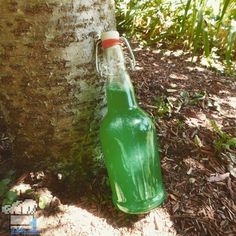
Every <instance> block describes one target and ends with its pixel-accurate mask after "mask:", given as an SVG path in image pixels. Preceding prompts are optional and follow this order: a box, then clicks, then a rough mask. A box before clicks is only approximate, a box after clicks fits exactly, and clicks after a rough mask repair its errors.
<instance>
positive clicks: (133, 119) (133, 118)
mask: <svg viewBox="0 0 236 236" xmlns="http://www.w3.org/2000/svg"><path fill="white" fill-rule="evenodd" d="M106 127H113V128H117V129H121V128H132V127H133V128H134V127H139V128H141V129H144V130H150V129H155V126H154V124H153V121H152V119H151V118H150V117H149V115H148V114H147V113H146V112H145V111H143V110H142V109H141V108H139V107H136V108H132V109H129V110H127V111H125V112H119V113H118V112H117V113H114V112H113V113H110V112H109V111H108V112H107V114H106V115H105V117H104V119H103V120H102V123H101V128H106Z"/></svg>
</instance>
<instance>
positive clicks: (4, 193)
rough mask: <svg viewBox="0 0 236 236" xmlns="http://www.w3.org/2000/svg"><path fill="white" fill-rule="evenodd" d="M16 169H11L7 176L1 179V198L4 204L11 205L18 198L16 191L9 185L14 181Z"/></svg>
mask: <svg viewBox="0 0 236 236" xmlns="http://www.w3.org/2000/svg"><path fill="white" fill-rule="evenodd" d="M13 174H14V171H12V170H10V171H9V172H8V173H7V175H6V177H5V178H3V179H2V180H0V199H1V200H2V204H3V205H11V204H12V203H13V202H14V201H15V200H16V199H17V194H16V192H15V191H11V190H9V188H10V187H9V185H10V183H11V182H12V179H13Z"/></svg>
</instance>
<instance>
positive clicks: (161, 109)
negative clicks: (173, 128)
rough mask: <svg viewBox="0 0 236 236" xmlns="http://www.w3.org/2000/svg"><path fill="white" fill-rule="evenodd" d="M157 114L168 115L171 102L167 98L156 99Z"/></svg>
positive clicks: (160, 115)
mask: <svg viewBox="0 0 236 236" xmlns="http://www.w3.org/2000/svg"><path fill="white" fill-rule="evenodd" d="M156 107H157V115H158V116H159V117H162V116H165V115H170V114H171V111H172V108H173V104H172V103H171V102H170V101H169V100H168V98H164V97H158V98H157V100H156Z"/></svg>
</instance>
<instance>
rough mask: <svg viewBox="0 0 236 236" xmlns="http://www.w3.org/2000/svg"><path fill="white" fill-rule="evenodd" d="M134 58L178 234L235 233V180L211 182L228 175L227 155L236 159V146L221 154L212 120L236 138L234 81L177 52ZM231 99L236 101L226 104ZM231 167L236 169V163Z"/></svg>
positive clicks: (230, 177) (142, 102)
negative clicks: (213, 177)
mask: <svg viewBox="0 0 236 236" xmlns="http://www.w3.org/2000/svg"><path fill="white" fill-rule="evenodd" d="M135 54H136V58H137V60H138V70H137V71H135V72H134V73H133V77H132V80H133V82H134V85H135V89H136V94H137V97H138V100H139V101H140V105H141V106H142V107H143V108H144V109H145V110H146V111H148V112H149V114H150V115H151V116H152V117H153V118H154V119H156V126H157V129H158V134H159V140H160V152H161V159H162V160H161V162H162V168H163V175H164V181H165V184H166V188H167V192H168V193H169V197H168V199H167V201H166V203H165V205H164V207H166V208H167V209H168V211H169V214H170V216H171V219H172V220H173V221H174V227H175V229H176V231H177V232H178V233H179V235H236V205H235V203H236V181H235V180H236V178H235V177H236V176H233V175H231V174H229V175H227V176H228V177H227V178H225V179H222V180H221V181H213V182H209V179H208V178H209V177H210V176H211V175H215V174H218V175H223V174H224V173H227V172H228V168H227V166H228V165H229V162H230V161H229V160H225V159H223V158H222V156H225V153H227V155H229V154H230V155H231V156H233V157H234V161H235V160H236V159H235V157H236V149H235V148H234V149H231V150H227V151H226V150H221V152H220V153H219V152H217V150H216V148H215V147H214V141H215V140H216V139H217V138H218V136H217V134H216V132H214V131H213V130H212V127H211V125H210V122H209V121H210V120H214V121H215V122H216V123H217V124H218V125H219V126H220V127H221V130H223V131H225V132H227V133H228V134H231V135H232V137H236V80H235V78H232V77H229V76H226V75H222V74H219V73H217V72H216V71H212V70H209V69H207V68H204V67H201V66H199V65H197V64H194V63H191V62H188V60H187V59H188V56H182V57H177V56H174V55H173V52H172V53H169V56H164V55H163V54H161V53H157V52H155V51H154V52H153V51H152V50H137V51H136V52H135ZM197 96H199V98H201V99H199V100H198V99H196V97H197ZM201 96H202V97H201ZM186 97H187V101H186ZM160 98H162V100H161V101H162V103H160ZM232 98H233V99H234V100H233V103H232V102H231V103H228V101H229V100H230V99H232ZM230 101H231V100H230ZM160 105H161V106H162V107H163V109H160ZM163 110H164V112H163ZM233 135H234V136H233ZM198 140H200V143H199V141H198ZM226 158H227V157H226ZM230 164H231V165H233V166H234V168H235V167H236V165H235V164H236V163H235V162H233V163H230Z"/></svg>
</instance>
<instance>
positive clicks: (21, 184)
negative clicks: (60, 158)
mask: <svg viewBox="0 0 236 236" xmlns="http://www.w3.org/2000/svg"><path fill="white" fill-rule="evenodd" d="M135 56H136V59H137V61H138V65H137V69H136V71H135V72H132V81H133V84H134V87H135V91H136V95H137V99H138V101H139V104H140V106H141V107H142V108H144V109H145V110H146V111H147V112H148V113H149V114H150V116H152V117H153V119H154V120H155V122H156V127H157V130H158V136H159V146H160V156H161V165H162V171H163V178H164V182H165V186H166V190H167V193H168V197H167V199H166V201H165V203H164V204H163V205H162V206H161V207H159V208H157V209H155V210H153V211H152V212H150V213H149V214H145V215H140V216H135V215H126V214H124V213H122V212H119V211H118V210H116V209H115V208H114V207H113V205H112V202H111V197H110V190H109V188H108V187H107V185H106V184H105V182H106V178H105V177H101V178H100V176H99V177H98V179H97V180H94V181H93V182H91V183H90V186H89V188H88V189H87V188H86V189H85V190H84V194H82V195H80V196H73V193H72V192H69V191H66V192H65V191H64V189H62V186H61V185H60V180H58V179H56V178H55V179H51V180H50V181H49V182H50V184H45V183H46V182H47V183H48V179H47V177H46V176H45V173H43V172H41V173H37V174H34V175H33V174H31V175H25V176H22V177H21V178H20V179H19V180H18V188H21V190H22V189H24V188H25V189H27V188H33V189H34V191H36V192H37V195H38V196H43V197H44V201H45V205H46V207H45V209H44V210H38V211H37V213H36V218H37V228H38V229H39V230H40V231H41V235H45V236H49V235H50V236H52V235H57V236H59V235H60V236H62V235H71V236H74V235H78V236H90V235H93V236H98V235H101V236H106V235H109V236H113V235H114V236H116V235H117V236H118V235H120V236H123V235H125V236H126V235H127V236H128V235H130V236H131V235H132V236H158V235H160V236H165V235H181V236H184V235H187V236H191V235H199V236H201V235H212V236H216V235H227V236H234V235H236V139H234V137H236V119H235V117H236V80H235V78H232V77H228V76H225V75H220V74H218V73H217V72H215V71H212V70H209V69H206V68H204V67H201V66H199V65H197V64H193V63H190V62H188V61H187V56H181V57H176V56H174V55H168V56H167V55H163V54H161V53H159V52H156V51H153V50H150V49H136V50H135ZM0 138H1V137H0ZM4 140H6V139H3V137H2V139H1V142H0V147H2V150H4V145H5V146H7V144H6V141H4ZM5 149H7V148H6V147H5ZM5 151H6V150H5ZM8 151H9V150H8ZM0 164H1V163H0ZM101 176H102V175H101ZM45 179H47V181H45ZM29 184H30V185H29ZM99 184H100V185H99ZM16 188H17V187H16ZM82 191H83V190H82ZM7 224H8V220H7V217H6V216H5V215H3V214H2V215H1V218H0V235H9V231H8V229H7V227H8V226H7Z"/></svg>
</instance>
